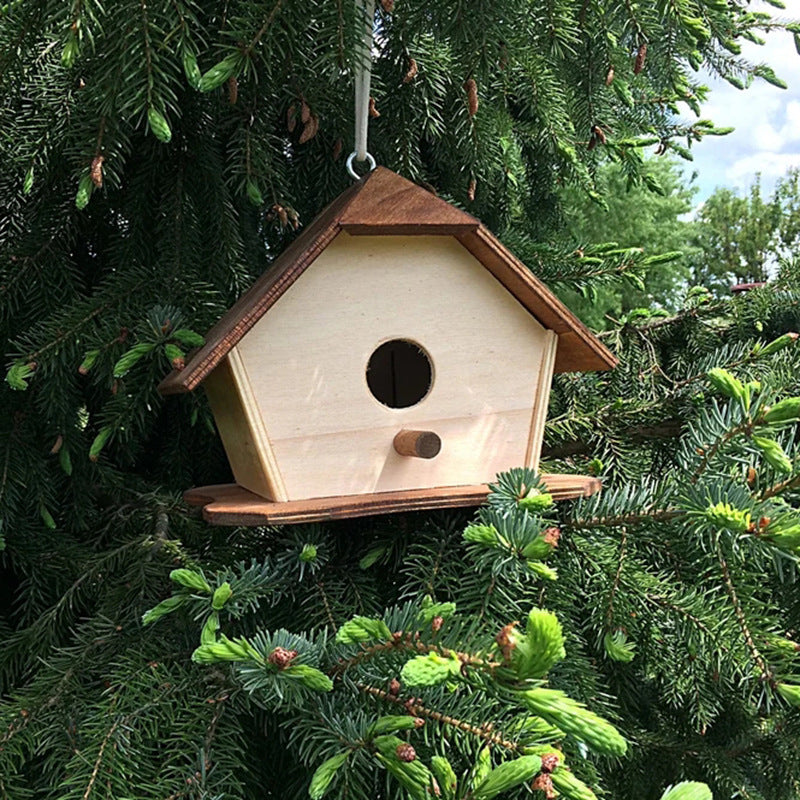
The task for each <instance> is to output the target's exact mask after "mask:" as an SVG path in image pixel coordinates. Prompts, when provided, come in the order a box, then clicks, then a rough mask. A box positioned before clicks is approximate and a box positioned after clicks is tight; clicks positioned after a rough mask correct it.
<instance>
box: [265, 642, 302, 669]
mask: <svg viewBox="0 0 800 800" xmlns="http://www.w3.org/2000/svg"><path fill="white" fill-rule="evenodd" d="M296 657H297V650H287V649H286V648H285V647H276V648H275V649H274V650H273V651H272V652H271V653H270V654H269V656H267V661H268V662H269V663H270V664H272V665H273V666H274V667H277V668H278V669H286V667H288V666H289V665H290V664H291V663H292V661H294V659H295V658H296Z"/></svg>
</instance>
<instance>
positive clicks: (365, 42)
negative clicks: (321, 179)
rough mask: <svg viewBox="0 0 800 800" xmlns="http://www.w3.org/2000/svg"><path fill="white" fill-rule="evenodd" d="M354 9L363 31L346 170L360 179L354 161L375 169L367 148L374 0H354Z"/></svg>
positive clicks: (357, 66)
mask: <svg viewBox="0 0 800 800" xmlns="http://www.w3.org/2000/svg"><path fill="white" fill-rule="evenodd" d="M356 10H357V12H358V14H359V15H360V16H362V18H363V23H362V24H363V32H362V38H361V47H360V52H359V53H358V58H357V61H356V80H355V94H356V98H355V113H356V127H355V150H354V151H353V152H352V153H351V154H350V155H349V156H348V157H347V171H348V172H349V173H350V175H351V176H352V177H353V178H354V179H355V180H361V176H360V175H359V174H358V173H357V172H356V171H355V169H354V167H353V162H354V161H366V162H367V163H368V165H369V168H370V170H373V169H375V159H374V158H373V157H372V155H371V154H370V153H369V151H368V150H367V126H368V124H369V87H370V78H371V77H372V35H373V34H372V26H373V23H374V19H375V0H356Z"/></svg>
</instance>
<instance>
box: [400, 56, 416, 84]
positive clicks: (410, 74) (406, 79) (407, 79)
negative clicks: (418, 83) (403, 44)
mask: <svg viewBox="0 0 800 800" xmlns="http://www.w3.org/2000/svg"><path fill="white" fill-rule="evenodd" d="M417 72H419V69H418V67H417V62H416V61H415V60H414V59H413V58H409V59H408V70H407V71H406V74H405V75H404V76H403V83H411V81H413V80H414V78H415V77H416V76H417Z"/></svg>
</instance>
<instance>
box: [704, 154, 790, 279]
mask: <svg viewBox="0 0 800 800" xmlns="http://www.w3.org/2000/svg"><path fill="white" fill-rule="evenodd" d="M689 238H690V241H691V243H692V246H693V250H692V254H691V256H690V261H691V280H692V282H693V283H697V284H702V285H704V286H707V287H708V288H709V289H711V290H712V291H714V292H716V293H717V294H720V295H722V294H726V293H727V292H729V291H730V287H731V285H732V284H736V283H750V282H761V281H765V280H767V279H768V277H769V276H770V274H771V273H773V272H774V271H775V270H776V269H777V265H778V262H779V261H780V260H785V259H791V258H792V257H793V255H794V254H795V253H796V252H797V245H798V241H800V186H798V171H797V170H796V169H792V170H790V171H789V172H788V173H787V175H786V176H785V177H784V178H781V179H780V180H778V181H777V183H776V184H775V188H774V189H773V191H772V193H771V195H770V196H769V197H768V198H765V197H763V196H762V190H761V180H760V178H757V179H756V181H755V182H754V183H753V184H752V186H750V188H749V189H748V191H747V193H746V194H745V195H744V196H741V195H740V194H739V193H738V192H736V191H734V190H732V189H724V188H722V189H717V190H716V191H715V192H714V193H713V194H712V195H711V196H710V197H709V198H708V199H707V200H706V201H705V202H703V204H702V205H701V207H700V209H699V211H698V213H697V216H696V219H695V225H693V226H692V228H691V234H690V237H689Z"/></svg>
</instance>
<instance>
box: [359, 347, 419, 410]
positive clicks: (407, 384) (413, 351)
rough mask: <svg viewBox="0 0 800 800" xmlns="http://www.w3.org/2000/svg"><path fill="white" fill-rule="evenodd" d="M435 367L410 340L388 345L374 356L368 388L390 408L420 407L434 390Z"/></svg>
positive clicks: (368, 378) (368, 370)
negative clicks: (426, 396)
mask: <svg viewBox="0 0 800 800" xmlns="http://www.w3.org/2000/svg"><path fill="white" fill-rule="evenodd" d="M432 382H433V367H432V366H431V360H430V357H429V356H428V354H427V353H426V352H425V351H424V350H423V349H422V348H421V347H420V346H419V345H418V344H415V343H414V342H410V341H408V340H407V339H392V340H391V341H389V342H384V343H383V344H382V345H381V346H380V347H378V349H377V350H375V352H374V353H373V354H372V355H371V356H370V358H369V363H368V364H367V386H368V387H369V390H370V392H372V396H373V397H374V398H375V399H376V400H378V401H379V402H381V403H383V405H385V406H389V408H408V407H409V406H413V405H416V404H417V403H419V402H420V400H422V399H423V398H424V397H425V395H427V394H428V392H429V391H430V389H431V384H432Z"/></svg>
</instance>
